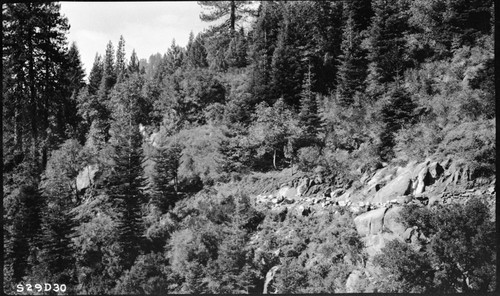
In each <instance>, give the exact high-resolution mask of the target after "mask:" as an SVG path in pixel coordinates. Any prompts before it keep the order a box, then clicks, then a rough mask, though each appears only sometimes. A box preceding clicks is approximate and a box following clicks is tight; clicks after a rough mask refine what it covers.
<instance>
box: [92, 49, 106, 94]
mask: <svg viewBox="0 0 500 296" xmlns="http://www.w3.org/2000/svg"><path fill="white" fill-rule="evenodd" d="M103 73H104V63H103V61H102V57H101V55H99V54H98V53H96V55H95V58H94V64H93V65H92V69H91V70H90V74H89V89H88V92H89V94H91V95H97V91H98V90H99V86H100V85H101V81H102V76H103Z"/></svg>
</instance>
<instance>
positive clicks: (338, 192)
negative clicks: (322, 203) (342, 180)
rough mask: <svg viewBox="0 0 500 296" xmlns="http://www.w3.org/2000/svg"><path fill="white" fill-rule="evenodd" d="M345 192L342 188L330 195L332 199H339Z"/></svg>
mask: <svg viewBox="0 0 500 296" xmlns="http://www.w3.org/2000/svg"><path fill="white" fill-rule="evenodd" d="M344 192H345V190H344V189H342V188H338V189H335V190H333V191H332V192H331V193H330V196H331V197H332V198H337V197H339V196H341V195H342V194H344Z"/></svg>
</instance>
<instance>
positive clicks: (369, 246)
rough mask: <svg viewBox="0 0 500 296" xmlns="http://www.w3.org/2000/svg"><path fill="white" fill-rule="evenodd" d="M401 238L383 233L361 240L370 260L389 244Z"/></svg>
mask: <svg viewBox="0 0 500 296" xmlns="http://www.w3.org/2000/svg"><path fill="white" fill-rule="evenodd" d="M397 238H399V237H398V236H397V235H395V234H394V233H387V232H382V233H378V234H371V235H369V236H366V237H363V238H361V241H362V242H363V243H364V245H365V251H366V253H367V254H368V257H369V258H373V256H375V255H377V254H379V253H380V251H381V250H382V248H383V247H385V245H386V244H387V242H389V241H391V240H394V239H397Z"/></svg>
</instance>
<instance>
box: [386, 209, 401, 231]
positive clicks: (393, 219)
mask: <svg viewBox="0 0 500 296" xmlns="http://www.w3.org/2000/svg"><path fill="white" fill-rule="evenodd" d="M402 210H403V207H397V206H396V207H391V208H389V209H388V210H387V212H385V215H384V228H385V229H387V230H389V231H391V232H392V233H394V234H396V235H399V236H401V235H403V233H404V232H405V230H406V227H405V226H404V225H403V224H402V223H401V222H400V221H399V218H400V214H401V211H402Z"/></svg>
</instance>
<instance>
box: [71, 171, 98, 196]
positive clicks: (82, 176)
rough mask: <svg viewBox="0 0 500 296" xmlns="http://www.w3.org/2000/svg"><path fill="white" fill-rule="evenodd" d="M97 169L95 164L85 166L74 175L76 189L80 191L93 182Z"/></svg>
mask: <svg viewBox="0 0 500 296" xmlns="http://www.w3.org/2000/svg"><path fill="white" fill-rule="evenodd" d="M98 171H99V167H98V166H97V165H88V166H86V167H85V168H84V169H83V170H82V171H81V172H80V173H79V174H78V176H77V177H76V190H78V191H82V190H84V189H87V188H89V187H90V186H91V185H92V184H93V183H94V180H95V177H96V174H97V172H98Z"/></svg>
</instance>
